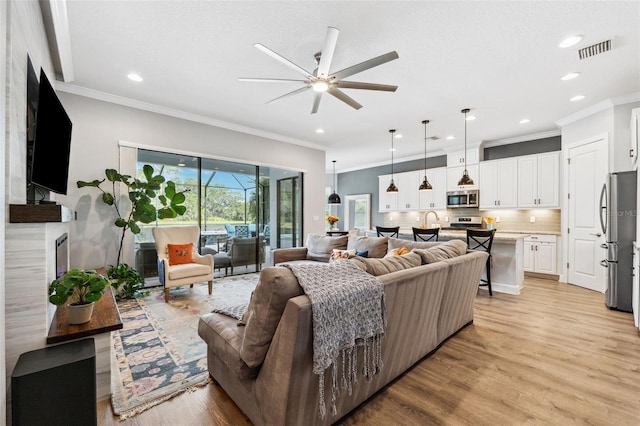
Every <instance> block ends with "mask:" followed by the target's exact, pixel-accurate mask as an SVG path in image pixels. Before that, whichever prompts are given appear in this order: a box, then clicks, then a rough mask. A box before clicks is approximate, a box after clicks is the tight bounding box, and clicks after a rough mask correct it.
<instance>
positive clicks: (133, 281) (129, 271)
mask: <svg viewBox="0 0 640 426" xmlns="http://www.w3.org/2000/svg"><path fill="white" fill-rule="evenodd" d="M107 275H108V276H109V279H110V280H111V286H112V287H113V288H114V289H115V290H116V299H118V300H122V299H133V298H134V297H137V296H146V295H148V294H149V291H148V290H142V287H143V285H144V278H142V277H141V276H140V274H139V273H138V271H136V270H135V269H134V268H132V267H131V266H129V265H127V264H126V263H121V264H119V265H116V266H111V267H110V268H109V270H108V271H107Z"/></svg>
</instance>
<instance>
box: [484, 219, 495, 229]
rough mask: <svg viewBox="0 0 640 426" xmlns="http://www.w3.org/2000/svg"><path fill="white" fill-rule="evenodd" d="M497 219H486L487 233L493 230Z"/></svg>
mask: <svg viewBox="0 0 640 426" xmlns="http://www.w3.org/2000/svg"><path fill="white" fill-rule="evenodd" d="M495 221H496V218H495V217H485V218H484V222H485V223H486V227H487V231H490V230H492V229H493V224H494V223H495Z"/></svg>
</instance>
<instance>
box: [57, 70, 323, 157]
mask: <svg viewBox="0 0 640 426" xmlns="http://www.w3.org/2000/svg"><path fill="white" fill-rule="evenodd" d="M56 90H59V91H61V92H65V93H71V94H73V95H78V96H83V97H85V98H91V99H96V100H99V101H103V102H109V103H112V104H116V105H122V106H126V107H129V108H135V109H139V110H143V111H148V112H153V113H156V114H162V115H166V116H169V117H174V118H179V119H182V120H187V121H193V122H195V123H200V124H206V125H208V126H213V127H219V128H222V129H226V130H232V131H234V132H239V133H245V134H248V135H253V136H259V137H261V138H266V139H272V140H276V141H280V142H285V143H289V144H292V145H299V146H303V147H306V148H312V149H317V150H319V151H326V150H327V147H325V146H322V145H318V144H316V143H313V142H308V141H304V140H300V139H295V138H290V137H287V136H283V135H278V134H276V133H270V132H265V131H262V130H258V129H254V128H251V127H247V126H241V125H239V124H235V123H229V122H226V121H222V120H216V119H214V118H210V117H205V116H203V115H198V114H193V113H190V112H185V111H181V110H177V109H173V108H168V107H164V106H160V105H156V104H152V103H149V102H143V101H139V100H136V99H131V98H126V97H124V96H118V95H112V94H110V93H106V92H101V91H99V90H94V89H89V88H86V87H82V86H78V85H76V84H69V83H62V82H59V83H58V84H56Z"/></svg>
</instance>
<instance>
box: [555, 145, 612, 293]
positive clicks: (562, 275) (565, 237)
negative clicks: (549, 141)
mask: <svg viewBox="0 0 640 426" xmlns="http://www.w3.org/2000/svg"><path fill="white" fill-rule="evenodd" d="M599 141H604V143H605V144H606V146H607V149H606V153H607V158H606V159H604V161H605V163H606V164H607V171H609V133H599V134H596V135H593V136H589V137H587V138H585V139H581V140H579V141H576V142H573V143H571V144H568V145H564V144H563V146H562V157H561V158H560V161H561V163H562V178H561V181H562V188H561V190H560V209H561V210H560V212H561V213H560V223H561V225H560V226H561V228H560V230H561V233H560V235H561V236H562V263H561V264H560V267H559V268H558V276H559V277H558V279H559V281H561V282H567V279H568V276H569V273H568V270H567V269H568V268H567V263H568V262H569V233H568V232H567V230H568V228H569V199H568V194H569V163H568V161H567V158H569V151H570V150H571V149H573V148H577V147H579V146H582V145H587V144H590V143H594V142H599Z"/></svg>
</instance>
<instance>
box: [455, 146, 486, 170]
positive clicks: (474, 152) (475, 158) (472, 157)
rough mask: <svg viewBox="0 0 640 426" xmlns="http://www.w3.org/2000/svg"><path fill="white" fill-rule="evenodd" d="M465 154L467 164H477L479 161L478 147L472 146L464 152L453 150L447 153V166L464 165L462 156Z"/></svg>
mask: <svg viewBox="0 0 640 426" xmlns="http://www.w3.org/2000/svg"><path fill="white" fill-rule="evenodd" d="M465 155H466V157H467V165H469V164H478V163H479V162H480V149H478V148H472V149H468V150H467V151H466V152H465V151H464V150H462V151H455V152H449V153H447V166H448V167H456V166H460V165H462V166H464V158H465Z"/></svg>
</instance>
